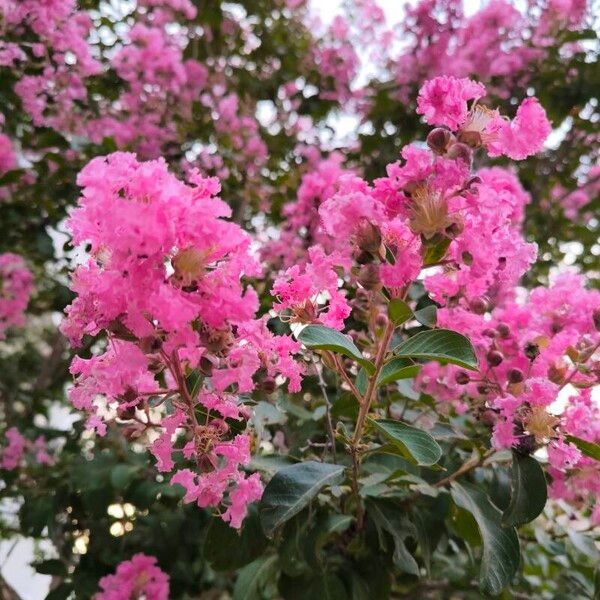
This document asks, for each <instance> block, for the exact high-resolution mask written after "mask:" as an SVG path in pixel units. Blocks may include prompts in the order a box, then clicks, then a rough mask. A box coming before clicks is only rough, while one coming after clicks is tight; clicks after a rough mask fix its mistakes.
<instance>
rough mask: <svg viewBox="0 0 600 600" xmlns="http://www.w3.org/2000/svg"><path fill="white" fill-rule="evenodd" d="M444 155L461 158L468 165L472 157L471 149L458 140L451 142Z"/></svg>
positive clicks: (455, 158)
mask: <svg viewBox="0 0 600 600" xmlns="http://www.w3.org/2000/svg"><path fill="white" fill-rule="evenodd" d="M446 157H447V158H450V159H454V160H462V161H463V162H465V163H467V164H468V165H470V164H471V159H472V158H473V151H472V150H471V148H469V146H467V145H466V144H461V143H460V142H457V143H455V144H452V146H450V148H448V152H447V153H446Z"/></svg>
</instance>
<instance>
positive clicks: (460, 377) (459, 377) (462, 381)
mask: <svg viewBox="0 0 600 600" xmlns="http://www.w3.org/2000/svg"><path fill="white" fill-rule="evenodd" d="M454 379H455V381H456V383H458V385H467V383H469V381H471V377H470V376H469V374H468V373H467V372H466V371H458V373H457V374H456V375H455V376H454Z"/></svg>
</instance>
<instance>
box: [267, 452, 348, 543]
mask: <svg viewBox="0 0 600 600" xmlns="http://www.w3.org/2000/svg"><path fill="white" fill-rule="evenodd" d="M343 477H344V467H343V466H341V465H332V464H329V463H320V462H316V461H307V462H301V463H297V464H295V465H292V466H290V467H286V468H284V469H281V470H280V471H277V473H275V475H274V476H273V479H271V481H269V483H268V484H267V487H266V488H265V491H264V494H263V497H262V500H261V501H260V507H259V511H260V519H261V523H262V526H263V530H264V532H265V533H266V535H268V536H271V535H272V534H273V532H274V531H275V529H276V528H277V527H279V526H280V525H281V524H282V523H285V522H286V521H287V520H288V519H291V518H292V517H293V516H294V515H296V514H298V513H299V512H300V511H301V510H302V509H303V508H304V507H305V506H306V505H307V504H308V503H309V502H310V501H311V500H312V499H313V498H314V497H315V496H316V495H317V494H318V493H319V491H320V490H321V489H322V488H323V487H325V486H326V485H333V484H336V483H340V482H341V481H342V479H343Z"/></svg>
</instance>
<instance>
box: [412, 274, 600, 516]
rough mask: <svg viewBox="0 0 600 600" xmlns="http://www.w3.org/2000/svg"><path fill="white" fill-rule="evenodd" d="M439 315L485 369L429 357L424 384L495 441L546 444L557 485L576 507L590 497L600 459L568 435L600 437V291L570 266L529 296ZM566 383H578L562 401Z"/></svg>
mask: <svg viewBox="0 0 600 600" xmlns="http://www.w3.org/2000/svg"><path fill="white" fill-rule="evenodd" d="M438 322H439V324H440V325H441V326H446V327H452V328H453V329H456V330H457V331H460V332H462V333H464V334H465V335H468V336H469V338H470V339H471V341H472V343H473V345H474V347H475V349H476V351H477V353H478V355H479V358H480V364H482V365H484V369H483V370H482V373H481V374H480V375H479V376H477V377H475V376H470V375H468V374H467V373H466V372H464V371H462V370H461V369H459V368H457V367H440V366H439V365H428V366H427V368H426V369H423V371H422V372H421V374H420V376H419V379H418V384H417V385H418V386H419V387H420V388H421V389H423V390H424V391H426V392H427V393H429V394H431V395H433V396H434V397H436V398H437V399H438V401H439V402H441V403H444V402H446V403H448V404H449V405H451V406H453V407H454V408H455V409H456V410H458V411H459V412H465V411H467V410H471V411H474V412H475V414H476V415H477V416H478V418H479V419H481V421H482V422H484V423H486V424H487V425H489V426H490V427H491V428H492V429H493V436H492V443H493V445H494V446H495V447H496V448H499V449H502V448H511V447H512V448H515V449H516V450H517V451H520V452H525V453H530V452H533V451H534V450H536V449H538V448H540V447H542V446H545V447H547V450H548V462H549V467H548V472H549V473H550V475H551V477H552V485H551V488H550V489H551V493H552V494H553V495H554V496H555V497H559V498H564V499H567V500H569V501H571V502H573V503H574V504H575V505H578V504H582V503H583V505H585V503H588V504H589V503H590V501H591V502H592V503H593V499H594V498H597V497H598V492H599V491H600V490H599V489H598V480H599V476H600V473H599V471H598V463H597V462H595V461H593V460H592V459H589V458H587V457H585V456H583V455H582V454H581V452H580V451H579V450H578V449H577V447H576V446H574V445H573V444H572V443H570V442H569V440H568V437H567V436H570V435H571V436H576V437H579V438H582V439H584V440H587V441H590V442H595V443H597V442H598V441H599V440H600V428H599V427H598V423H599V418H600V407H598V404H597V402H595V401H593V400H592V398H591V395H590V392H591V388H592V387H593V386H594V385H597V383H598V380H599V377H600V371H599V369H598V356H599V354H598V348H599V347H600V333H599V331H598V330H599V329H600V292H598V291H597V290H586V289H585V287H584V280H583V278H582V277H581V276H579V275H576V274H571V273H564V274H562V275H560V276H558V277H557V278H556V279H555V281H554V282H553V283H552V285H551V286H550V287H549V288H544V287H538V288H535V289H534V290H532V291H531V293H530V294H529V296H528V297H527V298H526V299H524V300H520V301H517V299H516V298H515V296H514V295H511V294H506V295H504V297H502V298H501V299H499V300H498V299H492V298H491V297H489V296H488V297H483V298H479V299H476V300H472V301H471V302H470V303H469V304H462V305H458V306H454V307H448V308H443V309H440V310H439V311H438ZM567 385H571V386H574V388H575V391H574V392H573V393H570V394H569V395H568V396H567V398H566V404H565V405H564V406H562V407H561V402H560V401H559V399H560V398H561V397H563V395H564V394H561V392H562V391H563V389H564V388H565V387H566V386H567ZM596 513H597V511H596V512H594V515H596ZM598 516H600V513H598Z"/></svg>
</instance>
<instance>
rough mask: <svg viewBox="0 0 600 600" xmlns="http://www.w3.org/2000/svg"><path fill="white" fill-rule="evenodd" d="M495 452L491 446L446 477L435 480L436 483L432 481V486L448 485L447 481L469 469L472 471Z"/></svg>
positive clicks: (467, 471)
mask: <svg viewBox="0 0 600 600" xmlns="http://www.w3.org/2000/svg"><path fill="white" fill-rule="evenodd" d="M495 452H496V451H495V450H494V449H493V448H491V449H490V450H488V451H487V452H484V453H483V454H482V455H481V456H479V457H477V458H471V459H470V460H468V461H467V462H465V463H464V464H463V465H461V466H460V467H459V468H458V469H457V470H456V471H454V473H452V474H451V475H448V477H444V478H443V479H440V480H439V481H436V483H434V484H433V486H434V487H444V486H446V485H448V484H449V483H452V482H453V481H455V480H456V479H458V478H459V477H462V476H463V475H464V474H465V473H469V471H473V470H474V469H476V468H477V467H481V465H483V463H484V462H485V461H486V460H487V459H488V458H489V457H490V456H492V454H494V453H495Z"/></svg>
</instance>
